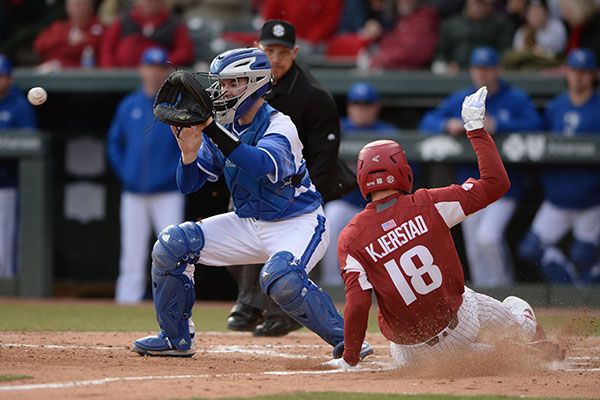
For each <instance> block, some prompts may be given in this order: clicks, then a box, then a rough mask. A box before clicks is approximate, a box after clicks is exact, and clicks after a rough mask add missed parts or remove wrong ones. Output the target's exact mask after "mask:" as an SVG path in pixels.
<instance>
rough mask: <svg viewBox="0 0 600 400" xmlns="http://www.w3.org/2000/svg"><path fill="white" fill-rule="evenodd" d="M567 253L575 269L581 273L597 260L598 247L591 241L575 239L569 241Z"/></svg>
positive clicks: (586, 270)
mask: <svg viewBox="0 0 600 400" xmlns="http://www.w3.org/2000/svg"><path fill="white" fill-rule="evenodd" d="M569 255H570V258H571V261H573V264H575V267H577V270H578V271H579V272H580V273H582V275H583V274H585V273H586V272H588V271H589V270H590V269H591V268H592V266H593V265H594V264H595V263H596V262H597V261H598V248H597V247H596V246H594V245H593V244H592V243H588V242H582V241H581V240H577V239H575V240H573V243H571V248H570V251H569Z"/></svg>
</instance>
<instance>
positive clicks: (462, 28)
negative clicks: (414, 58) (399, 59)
mask: <svg viewBox="0 0 600 400" xmlns="http://www.w3.org/2000/svg"><path fill="white" fill-rule="evenodd" d="M513 32H514V28H513V25H512V24H511V23H510V21H508V20H507V19H506V18H505V17H504V16H502V15H499V14H495V13H494V0H466V3H465V7H464V11H463V13H462V14H461V15H456V16H453V17H450V18H448V19H447V20H445V21H443V22H442V24H441V28H440V36H439V37H440V40H439V42H438V47H437V50H436V54H435V57H434V62H433V64H432V71H433V72H434V73H456V72H458V71H459V69H467V68H468V67H469V57H470V54H471V52H472V51H473V49H474V48H475V47H477V46H489V47H492V48H494V49H495V50H496V51H498V52H502V51H504V50H506V49H509V48H510V47H511V45H512V37H513Z"/></svg>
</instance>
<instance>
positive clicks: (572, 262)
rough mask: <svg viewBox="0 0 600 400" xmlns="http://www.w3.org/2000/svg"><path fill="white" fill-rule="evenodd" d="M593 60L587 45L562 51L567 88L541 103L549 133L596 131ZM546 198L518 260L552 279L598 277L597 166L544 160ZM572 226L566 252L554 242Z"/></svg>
mask: <svg viewBox="0 0 600 400" xmlns="http://www.w3.org/2000/svg"><path fill="white" fill-rule="evenodd" d="M597 67H598V66H597V60H596V58H595V56H594V54H593V53H592V52H591V51H590V50H588V49H573V50H572V51H571V52H570V53H569V55H568V57H567V70H566V79H567V91H566V92H565V93H562V94H560V95H558V96H557V97H555V98H554V99H553V100H552V101H550V102H549V103H548V105H547V107H546V112H545V114H544V125H545V129H546V130H548V131H551V132H552V134H554V135H564V136H570V137H573V136H585V135H600V95H599V94H598V92H597V89H598V75H597ZM539 173H540V178H541V182H542V186H543V188H544V193H545V196H546V198H545V200H544V202H543V203H542V205H541V206H540V209H539V210H538V212H537V214H536V216H535V218H534V220H533V223H532V226H531V229H530V231H529V232H528V233H527V235H526V236H525V238H524V239H523V241H522V242H521V243H520V245H519V256H520V258H521V259H522V260H524V261H528V262H531V263H535V264H536V265H538V266H539V268H540V271H541V272H542V274H543V276H544V277H545V278H546V279H547V280H548V281H549V282H552V283H574V282H579V281H580V280H581V281H583V283H586V284H593V283H598V282H600V265H599V256H598V254H599V242H600V168H598V167H597V166H570V165H557V166H544V167H543V168H541V169H540V171H539ZM569 231H572V233H573V240H572V241H571V243H570V248H569V257H568V258H567V257H566V256H565V254H564V253H563V252H562V251H561V250H560V249H559V248H558V247H557V244H558V242H559V241H560V240H561V239H562V238H563V237H564V236H565V235H566V234H567V232H569Z"/></svg>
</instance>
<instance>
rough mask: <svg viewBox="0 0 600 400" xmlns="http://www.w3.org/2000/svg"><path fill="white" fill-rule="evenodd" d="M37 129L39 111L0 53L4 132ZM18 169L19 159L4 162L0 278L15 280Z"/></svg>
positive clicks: (0, 189) (1, 165) (0, 185)
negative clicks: (14, 80) (14, 84)
mask: <svg viewBox="0 0 600 400" xmlns="http://www.w3.org/2000/svg"><path fill="white" fill-rule="evenodd" d="M36 127H37V118H36V114H35V110H34V108H33V106H32V105H31V104H29V103H28V102H27V99H26V98H25V96H24V95H23V93H22V92H21V90H19V88H17V87H16V86H13V78H12V64H11V62H10V60H9V59H8V57H6V56H4V55H3V54H0V131H6V130H11V131H16V130H19V129H35V128H36ZM17 167H18V166H17V161H16V160H8V159H4V160H0V221H1V226H2V229H0V278H11V277H13V276H14V275H15V273H16V265H15V250H16V238H17V183H18V173H17Z"/></svg>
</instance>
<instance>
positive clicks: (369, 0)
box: [325, 0, 396, 69]
mask: <svg viewBox="0 0 600 400" xmlns="http://www.w3.org/2000/svg"><path fill="white" fill-rule="evenodd" d="M395 19H396V18H395V12H394V0H346V1H344V2H343V8H342V13H341V17H340V22H339V24H338V28H337V32H336V33H335V35H333V36H332V37H331V38H330V39H328V40H327V43H326V46H325V58H326V60H327V61H328V62H330V61H342V62H344V61H345V62H349V63H354V62H356V61H357V56H358V55H359V53H361V52H363V51H366V48H367V47H368V46H369V44H370V43H371V42H372V41H374V40H377V38H379V37H380V36H381V35H382V34H383V32H385V31H388V30H390V29H392V28H393V26H394V22H395ZM366 68H368V65H367V66H365V69H366Z"/></svg>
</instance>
